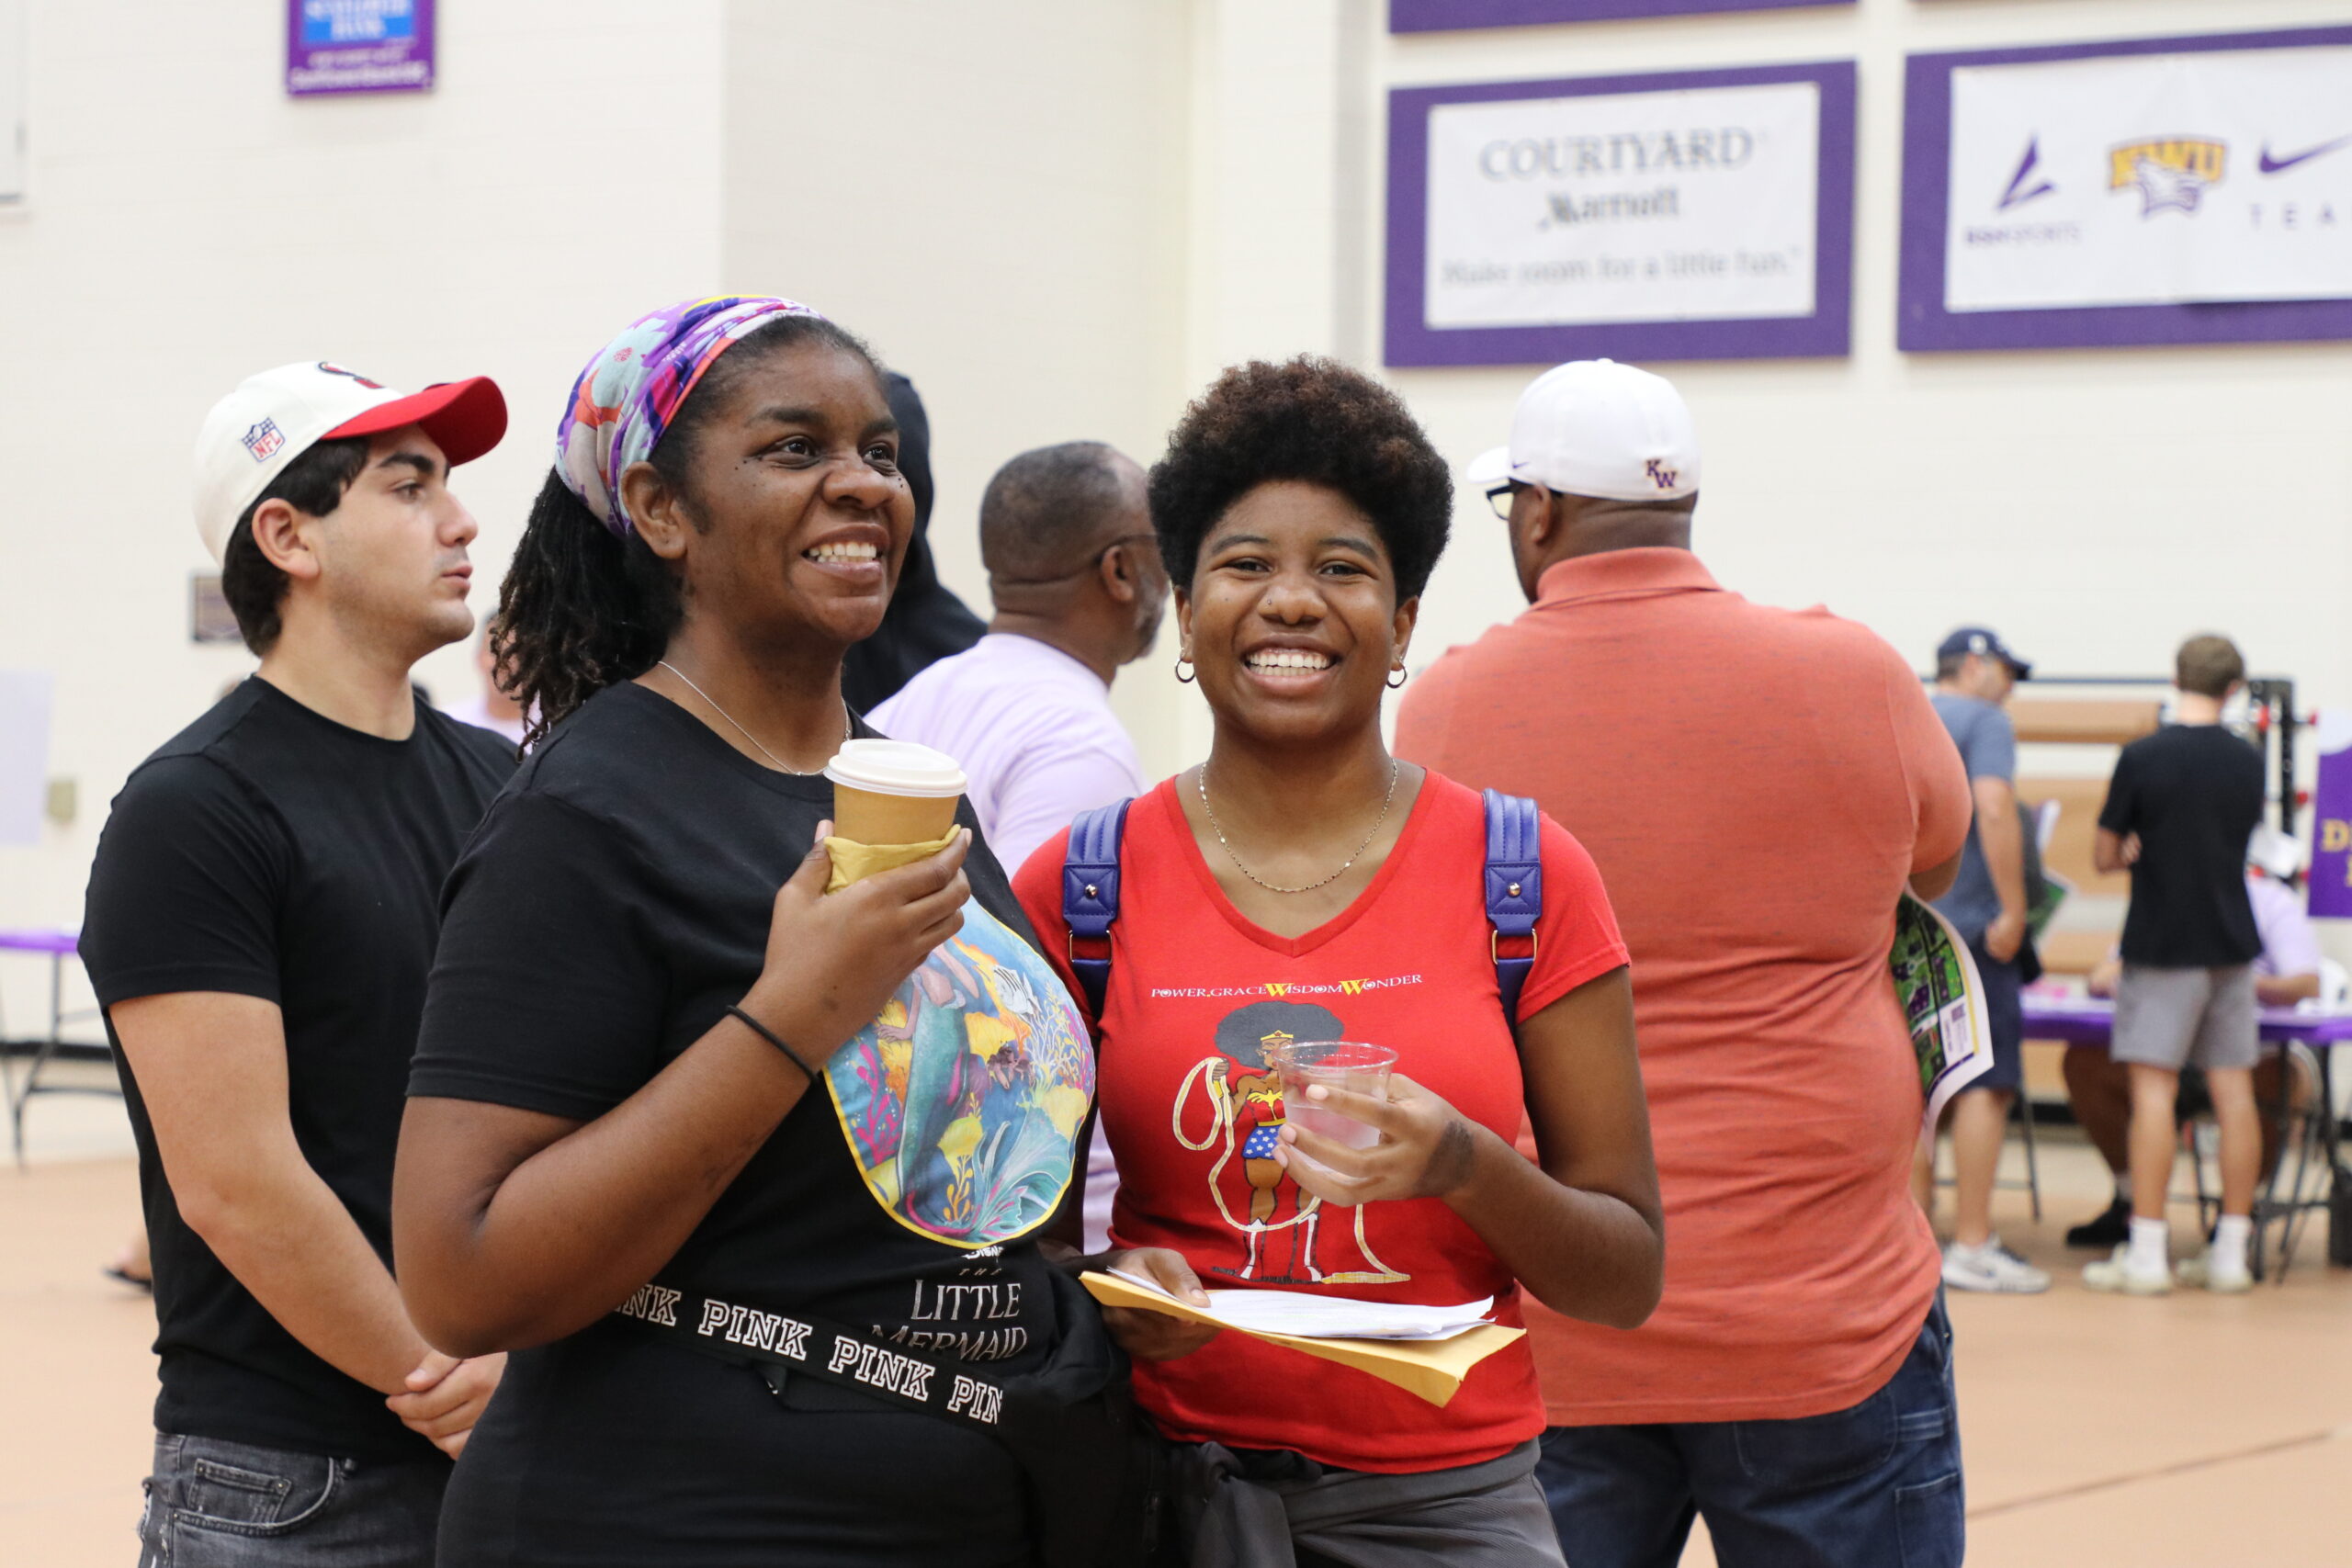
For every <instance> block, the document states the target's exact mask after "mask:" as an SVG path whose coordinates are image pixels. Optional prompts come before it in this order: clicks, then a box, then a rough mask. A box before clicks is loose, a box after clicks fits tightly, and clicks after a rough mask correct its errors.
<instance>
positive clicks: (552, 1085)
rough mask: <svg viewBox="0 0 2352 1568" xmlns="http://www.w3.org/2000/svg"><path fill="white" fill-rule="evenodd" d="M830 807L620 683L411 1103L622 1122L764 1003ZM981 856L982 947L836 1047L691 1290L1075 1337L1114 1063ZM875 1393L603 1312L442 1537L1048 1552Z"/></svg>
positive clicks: (679, 1556)
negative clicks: (854, 1393) (1073, 1210)
mask: <svg viewBox="0 0 2352 1568" xmlns="http://www.w3.org/2000/svg"><path fill="white" fill-rule="evenodd" d="M861 733H865V731H864V730H863V729H861ZM831 802H832V786H831V784H828V783H827V782H826V781H825V780H824V779H822V778H821V777H816V778H804V777H799V776H796V775H790V774H785V773H776V772H774V771H772V770H770V769H767V768H763V767H761V766H760V765H758V764H757V763H755V762H753V761H751V760H750V759H748V758H746V757H744V756H743V755H742V754H741V753H740V752H738V751H737V750H735V749H734V748H732V747H731V746H729V745H728V744H727V743H726V742H725V741H724V740H722V739H719V737H718V736H717V735H716V734H714V733H713V732H712V731H711V730H710V729H709V728H707V726H705V725H704V724H703V723H702V722H701V721H699V720H698V719H696V718H695V717H694V716H692V715H690V714H688V713H687V712H685V711H684V709H682V708H680V707H678V706H677V705H674V704H673V703H671V702H670V701H668V700H667V699H666V698H664V697H662V696H661V695H659V694H656V693H654V692H651V691H649V690H647V689H646V688H645V687H643V686H639V685H637V684H635V683H624V684H622V685H619V686H616V687H613V688H611V689H608V690H606V691H605V692H603V693H600V694H598V695H597V696H596V697H594V699H593V700H591V701H590V702H589V703H588V704H587V705H586V706H584V707H583V708H582V710H581V711H580V712H579V713H578V714H576V715H574V716H572V717H571V719H569V720H567V721H566V722H565V723H564V724H563V725H562V726H561V727H560V728H558V729H557V730H556V731H555V733H554V734H553V735H552V736H550V737H549V738H548V740H547V741H546V742H545V743H544V744H543V745H541V747H540V748H539V749H538V750H537V752H536V753H535V754H534V755H533V756H532V758H531V760H530V761H528V762H527V763H526V764H525V765H524V767H523V769H522V771H521V772H520V773H518V774H517V775H516V777H515V783H514V784H513V785H512V786H511V787H510V788H509V789H508V790H507V791H506V793H505V794H504V795H502V796H500V798H499V800H498V802H497V804H496V805H495V806H493V807H492V808H491V811H490V814H489V816H488V818H486V819H485V820H484V822H483V824H482V828H481V832H480V833H479V834H478V835H477V836H476V837H475V840H474V841H473V842H472V844H470V845H469V846H468V848H467V851H466V852H465V855H464V857H463V858H462V859H461V860H460V861H459V863H458V867H457V870H456V871H455V873H454V874H452V875H451V877H450V879H449V886H448V891H447V897H446V900H445V907H444V924H443V931H442V938H441V945H440V950H439V953H438V954H437V955H436V957H435V964H434V970H433V979H432V987H431V996H430V998H429V1000H428V1001H427V1004H426V1008H425V1017H424V1032H423V1036H422V1038H421V1040H420V1042H419V1045H418V1050H417V1056H416V1064H415V1067H414V1069H413V1074H412V1077H411V1079H410V1086H409V1087H410V1092H411V1093H412V1094H413V1095H419V1096H444V1097H450V1098H456V1099H462V1100H485V1101H490V1102H492V1103H496V1104H501V1105H509V1106H515V1107H519V1108H521V1109H524V1110H528V1111H541V1112H545V1113H548V1114H552V1115H559V1116H565V1117H572V1118H578V1119H581V1120H589V1119H593V1118H594V1117H597V1116H600V1115H602V1114H604V1113H605V1112H606V1111H610V1110H611V1109H613V1108H614V1107H615V1106H616V1105H618V1104H620V1103H621V1102H622V1101H623V1100H627V1099H628V1097H629V1096H630V1095H631V1094H633V1093H635V1092H636V1091H637V1090H638V1089H640V1088H642V1087H643V1086H644V1085H645V1084H646V1083H647V1082H648V1081H649V1080H650V1079H651V1078H652V1077H654V1075H655V1074H657V1073H658V1072H660V1071H661V1069H662V1067H663V1066H665V1065H666V1064H667V1063H668V1062H669V1061H670V1060H672V1059H673V1057H674V1056H676V1055H678V1054H679V1053H680V1052H681V1051H683V1050H684V1049H685V1048H686V1047H688V1046H690V1045H692V1044H693V1043H695V1041H696V1040H698V1039H700V1038H701V1037H702V1036H703V1035H704V1034H705V1033H707V1032H708V1031H709V1030H710V1029H711V1028H712V1027H713V1026H714V1025H715V1024H717V1023H718V1021H719V1019H720V1018H721V1017H722V1016H723V1013H724V1010H725V1009H726V1008H727V1007H728V1006H729V1004H730V1003H734V1002H738V1001H741V999H742V998H743V995H744V993H745V992H746V991H748V990H749V989H750V988H751V987H752V982H753V981H754V980H755V979H756V978H757V977H758V976H759V973H760V970H761V967H762V964H763V960H764V956H765V951H766V945H767V937H768V927H769V921H770V917H771V911H772V908H773V906H774V904H775V890H776V888H777V887H778V886H781V885H782V884H783V883H784V882H785V881H786V879H787V878H788V877H789V876H790V875H791V874H792V873H793V871H794V870H795V868H796V867H797V865H798V863H799V862H800V861H801V859H802V857H803V856H805V855H806V854H807V853H808V851H809V843H810V842H811V840H812V837H813V834H814V831H815V829H816V826H817V824H818V822H819V821H820V819H822V818H826V817H828V816H830V815H831ZM964 820H965V822H966V824H967V826H968V825H970V822H971V817H970V814H969V809H968V807H966V809H965V812H964ZM966 869H967V874H968V875H969V878H970V881H971V884H972V890H973V902H972V903H971V904H970V905H967V907H966V910H965V928H964V931H963V932H962V933H961V934H960V935H959V936H958V938H956V940H955V941H954V942H949V943H947V944H945V945H944V946H943V947H942V948H941V949H939V950H938V952H936V953H934V954H933V957H932V959H931V960H930V961H929V962H928V963H927V964H925V966H924V968H923V969H922V970H921V971H918V974H917V976H915V977H914V978H912V979H910V981H909V982H908V984H907V986H905V987H901V988H900V990H899V995H898V997H897V998H894V1000H893V1001H892V1003H891V1004H890V1006H889V1007H888V1008H886V1009H885V1010H884V1013H883V1015H882V1017H881V1018H880V1019H878V1020H877V1021H876V1024H875V1025H873V1026H869V1028H868V1029H867V1030H866V1031H865V1032H862V1033H861V1034H860V1035H859V1036H858V1037H857V1038H856V1039H854V1040H852V1041H851V1042H850V1043H848V1044H845V1045H843V1046H842V1048H841V1050H840V1051H839V1052H838V1053H837V1054H836V1055H834V1056H833V1057H832V1059H831V1061H830V1062H829V1063H828V1064H827V1066H826V1067H825V1069H824V1070H823V1073H822V1075H821V1076H822V1079H823V1082H822V1083H820V1085H819V1086H818V1087H817V1088H815V1089H812V1091H811V1092H809V1094H806V1095H804V1096H803V1097H802V1098H801V1100H799V1102H798V1103H797V1105H795V1106H794V1107H793V1109H792V1111H791V1112H790V1113H789V1114H788V1115H786V1118H785V1119H784V1121H783V1122H782V1123H781V1124H780V1125H779V1126H778V1127H777V1128H776V1130H775V1133H774V1134H771V1135H770V1137H769V1139H768V1141H767V1143H766V1144H765V1145H764V1146H763V1148H762V1149H761V1150H760V1152H759V1153H758V1154H756V1155H755V1156H752V1160H751V1162H750V1163H749V1164H748V1165H746V1166H745V1167H744V1168H743V1170H742V1171H741V1174H739V1175H738V1176H737V1177H736V1179H735V1180H734V1181H733V1183H732V1184H731V1185H729V1188H728V1190H726V1191H725V1192H724V1193H722V1194H721V1195H720V1197H719V1199H718V1201H717V1202H716V1203H715V1204H714V1205H713V1206H712V1208H711V1210H710V1213H708V1214H707V1216H706V1217H705V1218H704V1220H703V1222H702V1224H700V1225H698V1226H697V1227H696V1228H695V1231H694V1233H693V1235H691V1236H689V1237H688V1238H687V1240H686V1242H685V1244H684V1246H683V1247H681V1248H680V1249H679V1251H678V1253H677V1255H676V1256H675V1257H674V1258H673V1259H672V1260H671V1261H670V1263H669V1264H667V1265H666V1266H665V1267H663V1268H662V1269H661V1270H660V1271H659V1272H658V1274H657V1275H656V1278H657V1279H659V1280H661V1281H662V1282H663V1283H665V1284H670V1285H675V1286H683V1287H684V1288H686V1289H689V1290H692V1291H695V1292H697V1293H701V1294H707V1295H714V1296H718V1297H721V1298H724V1299H727V1300H730V1301H736V1302H741V1303H748V1304H752V1305H757V1306H764V1307H768V1308H771V1309H774V1310H782V1311H791V1310H794V1309H799V1310H801V1311H804V1312H806V1313H809V1314H813V1315H817V1316H820V1317H824V1318H829V1319H831V1320H832V1321H834V1322H838V1323H841V1324H843V1325H849V1326H852V1327H854V1328H858V1329H861V1330H864V1331H865V1332H868V1333H871V1334H874V1335H876V1336H877V1337H882V1338H885V1339H888V1340H891V1341H893V1342H894V1343H898V1344H900V1345H904V1346H907V1347H908V1348H913V1349H917V1350H920V1351H922V1352H923V1353H924V1354H926V1355H928V1356H929V1357H931V1358H933V1359H938V1360H944V1361H956V1360H959V1359H962V1360H972V1361H976V1362H980V1363H984V1364H985V1365H986V1366H987V1367H988V1368H989V1370H990V1371H993V1372H996V1373H1000V1374H1001V1373H1014V1372H1019V1371H1024V1370H1026V1369H1028V1368H1029V1367H1031V1366H1034V1365H1035V1363H1036V1362H1037V1361H1038V1360H1039V1359H1041V1357H1042V1356H1043V1354H1044V1353H1045V1352H1046V1350H1047V1348H1049V1347H1050V1344H1051V1342H1052V1341H1053V1339H1054V1338H1055V1337H1056V1324H1055V1321H1054V1304H1053V1302H1054V1298H1053V1295H1052V1293H1051V1289H1050V1284H1049V1282H1048V1280H1047V1279H1046V1267H1047V1266H1046V1263H1045V1261H1044V1259H1043V1258H1040V1257H1039V1255H1038V1253H1037V1250H1036V1247H1035V1239H1036V1234H1037V1232H1038V1230H1039V1229H1040V1228H1041V1227H1042V1226H1043V1225H1044V1224H1045V1222H1046V1220H1047V1219H1048V1218H1049V1217H1050V1216H1051V1213H1052V1212H1053V1211H1054V1210H1055V1209H1056V1208H1057V1207H1058V1205H1059V1203H1060V1201H1061V1199H1062V1197H1063V1196H1064V1194H1065V1193H1066V1192H1067V1191H1068V1190H1069V1184H1070V1166H1071V1161H1072V1156H1073V1152H1074V1149H1073V1145H1074V1142H1075V1137H1076V1134H1077V1130H1078V1126H1079V1123H1080V1121H1081V1120H1082V1118H1083V1116H1084V1113H1085V1107H1086V1104H1087V1102H1088V1100H1089V1099H1090V1098H1091V1089H1092V1082H1093V1068H1092V1058H1091V1051H1090V1050H1089V1048H1088V1047H1087V1044H1086V1036H1085V1032H1084V1027H1083V1024H1082V1023H1081V1022H1080V1020H1079V1018H1078V1015H1077V1013H1076V1011H1075V1010H1074V1008H1073V1007H1072V1006H1071V1004H1070V1003H1069V998H1068V996H1067V994H1066V993H1065V992H1064V991H1063V990H1062V988H1061V987H1060V986H1059V984H1058V982H1057V981H1055V980H1054V979H1053V976H1052V974H1051V971H1050V969H1049V968H1048V967H1047V966H1046V964H1045V963H1044V961H1043V959H1042V958H1040V957H1039V956H1038V955H1037V954H1036V953H1035V950H1034V949H1035V943H1034V939H1033V938H1032V937H1031V934H1030V931H1029V928H1028V925H1027V922H1026V921H1025V919H1023V916H1022V913H1021V908H1020V906H1019V904H1018V903H1017V902H1015V900H1014V898H1013V897H1012V889H1011V887H1010V886H1008V884H1007V882H1006V879H1005V876H1004V873H1003V872H1002V871H1001V869H1000V868H999V867H998V865H997V863H996V862H995V860H994V858H993V857H992V856H990V855H989V853H988V852H986V849H985V847H984V846H978V845H976V846H975V849H974V851H973V852H972V854H971V856H970V858H969V860H968V861H967V866H966ZM926 986H927V987H928V988H927V989H926V988H924V987H926ZM910 1151H911V1152H910ZM788 1404H789V1402H788V1401H787V1402H782V1403H780V1402H779V1401H777V1400H775V1399H774V1398H772V1397H771V1396H770V1395H769V1394H768V1393H767V1392H766V1390H765V1387H764V1385H763V1383H762V1382H761V1381H760V1379H759V1377H758V1375H757V1374H756V1373H754V1372H752V1371H750V1370H748V1369H745V1368H741V1367H735V1366H729V1365H727V1364H724V1363H721V1362H718V1361H714V1360H709V1359H706V1358H703V1357H700V1356H697V1355H695V1353H694V1352H692V1351H690V1350H685V1349H682V1348H677V1347H675V1346H673V1345H671V1344H669V1343H667V1342H665V1341H662V1340H659V1339H656V1338H654V1337H651V1336H650V1335H648V1334H646V1333H644V1332H643V1331H642V1330H639V1329H636V1328H633V1327H631V1326H629V1325H627V1324H620V1323H615V1322H611V1321H607V1322H606V1323H605V1324H601V1325H596V1326H594V1327H592V1328H590V1329H588V1330H586V1331H584V1332H582V1333H581V1334H577V1335H574V1336H571V1337H569V1338H567V1339H564V1340H560V1341H558V1342H557V1343H555V1344H554V1345H551V1346H548V1347H545V1348H540V1349H537V1350H532V1351H528V1352H524V1353H520V1354H517V1355H516V1356H515V1357H513V1358H512V1359H510V1362H509V1370H508V1372H507V1377H506V1382H505V1384H504V1386H503V1387H502V1389H501V1390H500V1393H499V1395H498V1398H497V1400H496V1401H495V1402H494V1403H493V1404H492V1407H491V1411H490V1415H489V1417H488V1419H486V1420H485V1421H484V1423H483V1424H482V1426H481V1427H478V1428H477V1429H476V1431H475V1433H474V1435H473V1437H472V1438H470V1439H469V1446H468V1448H467V1450H466V1462H465V1464H464V1465H463V1466H461V1467H460V1469H459V1472H458V1483H457V1487H456V1489H455V1490H454V1491H453V1493H452V1495H451V1499H450V1504H449V1506H450V1508H451V1509H452V1510H454V1514H453V1515H452V1516H450V1517H455V1518H457V1519H458V1521H460V1525H461V1526H462V1528H459V1526H452V1527H451V1528H449V1529H447V1530H445V1540H449V1541H451V1542H453V1543H454V1542H464V1543H465V1544H464V1545H463V1547H462V1550H461V1551H460V1555H459V1556H458V1558H457V1559H456V1561H457V1562H462V1563H469V1564H470V1563H505V1562H537V1561H562V1562H616V1563H620V1562H652V1561H660V1562H665V1563H684V1562H714V1563H716V1562H741V1561H752V1560H764V1559H763V1558H760V1557H759V1556H758V1551H756V1550H754V1545H755V1543H765V1547H764V1548H763V1549H765V1550H775V1549H780V1548H781V1547H783V1546H784V1545H785V1544H786V1543H789V1544H790V1546H791V1548H792V1554H791V1556H790V1558H789V1560H790V1561H792V1562H796V1563H798V1562H830V1561H833V1560H834V1550H835V1547H836V1546H838V1548H839V1552H840V1560H842V1561H845V1562H856V1561H865V1562H876V1561H885V1560H887V1561H894V1562H895V1561H908V1562H913V1561H921V1560H936V1561H942V1562H945V1561H950V1560H954V1561H958V1562H967V1561H968V1562H995V1561H998V1560H1000V1559H1002V1560H1004V1561H1018V1560H1019V1557H1020V1555H1021V1553H1022V1552H1023V1551H1025V1544H1024V1540H1023V1535H1024V1531H1025V1526H1024V1524H1023V1514H1022V1509H1021V1502H1020V1493H1019V1488H1018V1485H1017V1484H1016V1483H1013V1482H1012V1480H1011V1472H1009V1471H1008V1470H1007V1469H1006V1465H1007V1463H1008V1461H1007V1460H1006V1458H1005V1456H1004V1455H1003V1453H1002V1452H1001V1450H999V1449H998V1448H997V1447H996V1445H995V1444H994V1443H993V1442H992V1441H990V1440H989V1438H985V1437H978V1436H976V1435H975V1434H972V1433H970V1432H969V1431H967V1430H965V1429H962V1428H959V1427H952V1426H951V1425H950V1424H949V1423H946V1422H944V1421H942V1420H939V1419H938V1418H936V1417H933V1416H924V1415H919V1414H913V1413H899V1412H897V1411H887V1410H876V1409H873V1408H871V1407H869V1406H867V1405H866V1404H865V1402H862V1401H852V1402H851V1404H852V1405H853V1406H854V1408H851V1409H844V1410H828V1411H825V1412H823V1413H821V1414H810V1413H809V1412H808V1411H806V1410H805V1409H799V1408H791V1407H788ZM682 1444H683V1445H686V1449H685V1450H681V1449H680V1447H679V1445H682ZM836 1527H838V1528H836ZM884 1545H887V1546H888V1548H889V1550H888V1551H885V1552H884V1553H883V1555H882V1556H880V1557H876V1556H875V1555H874V1554H873V1553H874V1551H876V1549H877V1547H879V1546H884ZM746 1552H749V1553H750V1555H748V1556H746V1555H743V1554H744V1553H746ZM892 1553H897V1555H892ZM933 1554H937V1555H935V1556H934V1555H933ZM778 1560H779V1561H781V1560H783V1559H778ZM450 1561H451V1559H449V1558H447V1557H446V1556H445V1558H444V1562H445V1563H446V1562H450Z"/></svg>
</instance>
